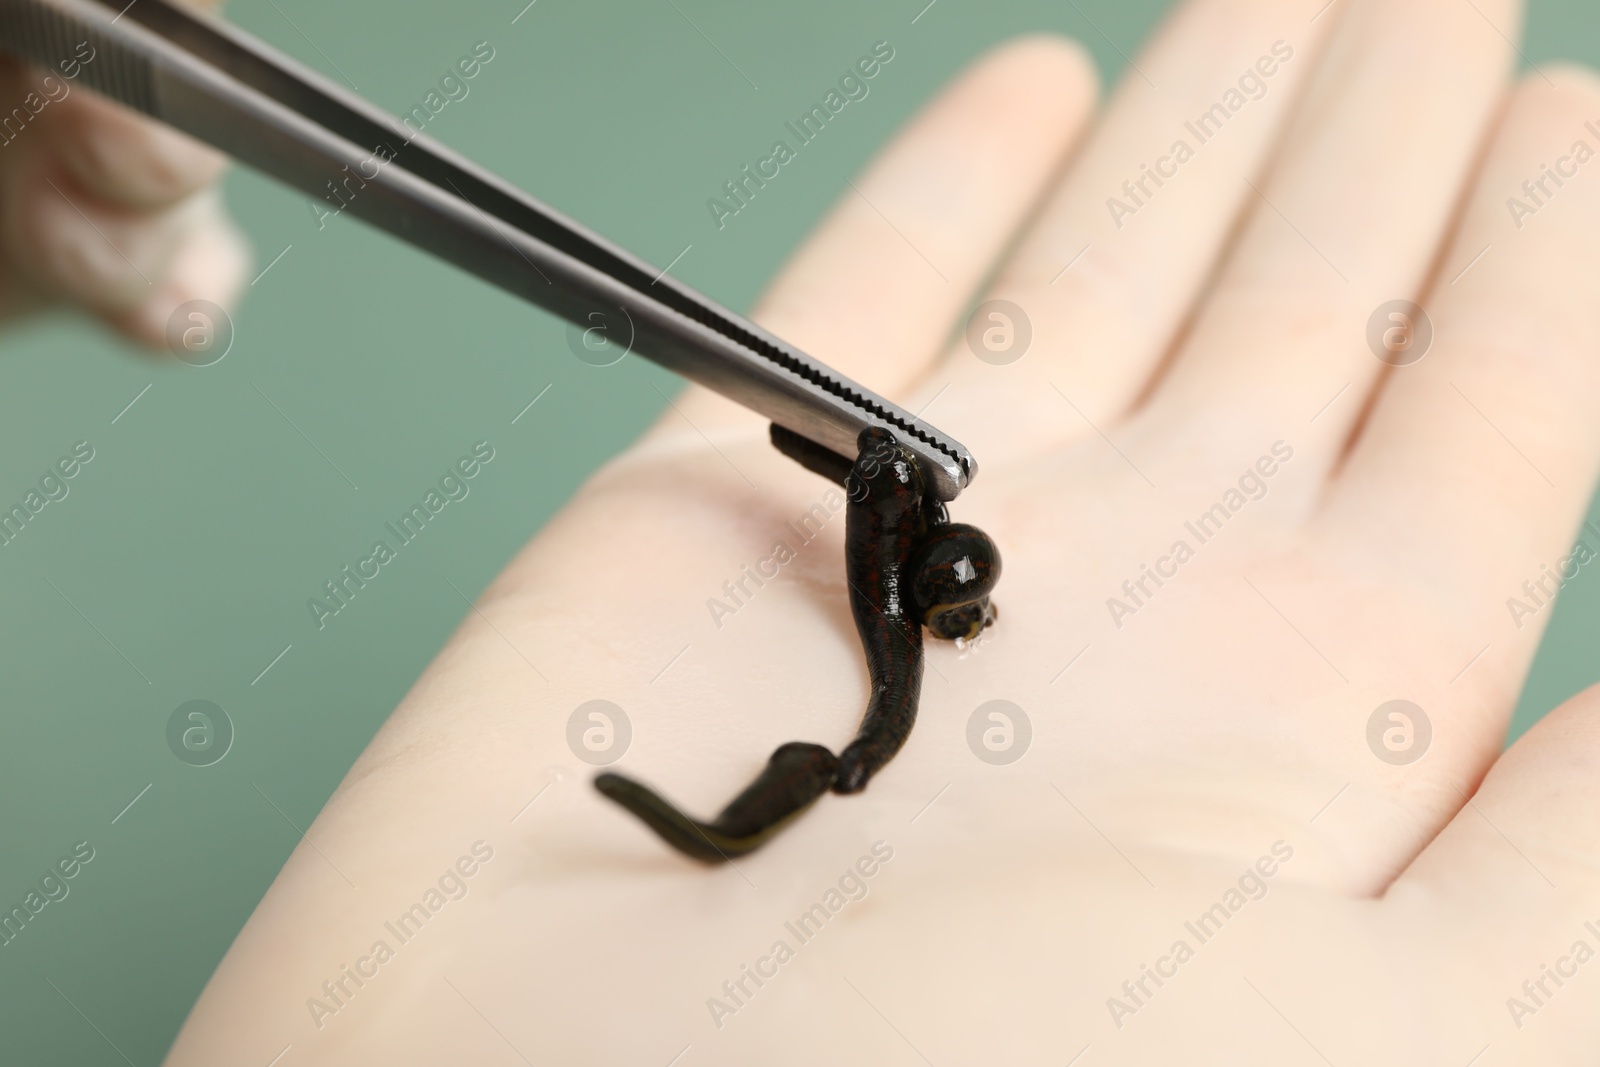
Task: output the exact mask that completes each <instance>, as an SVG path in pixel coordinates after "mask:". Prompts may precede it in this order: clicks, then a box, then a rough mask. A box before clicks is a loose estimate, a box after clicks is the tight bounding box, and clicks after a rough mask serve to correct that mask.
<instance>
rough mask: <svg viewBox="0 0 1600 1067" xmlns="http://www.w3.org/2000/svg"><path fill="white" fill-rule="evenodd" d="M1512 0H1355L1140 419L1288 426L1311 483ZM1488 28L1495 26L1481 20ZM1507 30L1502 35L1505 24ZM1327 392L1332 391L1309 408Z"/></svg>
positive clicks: (1441, 186)
mask: <svg viewBox="0 0 1600 1067" xmlns="http://www.w3.org/2000/svg"><path fill="white" fill-rule="evenodd" d="M1519 8H1520V4H1519V3H1518V2H1517V0H1478V2H1477V3H1476V4H1475V5H1471V4H1460V3H1456V2H1455V0H1356V2H1355V3H1353V4H1351V6H1350V9H1349V10H1348V11H1347V12H1346V14H1345V17H1344V21H1343V22H1342V23H1341V24H1340V26H1339V30H1338V33H1337V34H1336V35H1335V38H1334V40H1333V41H1332V42H1331V47H1330V50H1329V53H1328V58H1327V59H1326V61H1325V62H1324V63H1323V66H1322V68H1321V69H1320V70H1319V71H1318V73H1317V78H1316V81H1315V83H1314V84H1313V85H1312V87H1311V91H1310V94H1309V96H1308V98H1307V101H1306V106H1305V107H1304V108H1303V110H1302V111H1301V113H1300V117H1299V118H1298V119H1297V120H1296V122H1295V126H1294V129H1293V131H1292V133H1291V135H1290V136H1289V138H1288V139H1287V141H1286V143H1285V145H1284V147H1283V150H1282V151H1281V153H1280V154H1279V156H1278V158H1277V160H1276V161H1275V162H1274V164H1273V169H1272V173H1271V174H1270V175H1269V176H1268V177H1267V178H1266V179H1265V180H1264V181H1262V182H1261V183H1259V186H1258V187H1259V190H1260V191H1259V193H1257V192H1255V191H1254V190H1250V191H1249V192H1250V195H1251V198H1252V201H1253V203H1252V209H1251V216H1250V219H1249V221H1248V223H1247V224H1246V227H1245V229H1244V232H1243V234H1242V237H1241V241H1240V244H1239V247H1238V249H1237V251H1236V252H1235V254H1234V255H1233V256H1232V257H1231V258H1230V261H1229V263H1228V265H1227V267H1226V269H1225V270H1224V272H1223V274H1222V275H1221V277H1220V278H1219V279H1218V283H1217V286H1216V289H1215V291H1214V294H1213V296H1212V298H1211V300H1210V302H1209V304H1208V306H1207V309H1206V312H1205V313H1204V315H1203V316H1202V317H1201V318H1200V319H1199V321H1198V322H1197V323H1196V325H1195V329H1194V332H1193V333H1192V334H1191V336H1190V337H1189V338H1188V339H1187V341H1186V343H1185V345H1184V348H1183V351H1182V352H1181V353H1180V354H1179V355H1178V357H1177V359H1176V361H1175V362H1174V365H1173V368H1172V370H1171V372H1170V373H1169V374H1168V375H1167V377H1166V379H1165V380H1164V381H1163V383H1162V384H1161V387H1160V388H1159V389H1158V391H1157V392H1156V394H1155V395H1154V397H1152V400H1151V403H1150V404H1149V406H1148V408H1147V409H1145V411H1143V412H1141V419H1142V420H1145V421H1148V422H1149V423H1151V424H1153V425H1157V426H1161V427H1164V428H1166V429H1167V431H1168V432H1169V433H1170V434H1172V435H1173V436H1174V437H1176V438H1181V439H1192V438H1194V437H1205V438H1207V439H1212V440H1217V439H1225V440H1228V441H1230V442H1236V447H1235V448H1227V447H1222V448H1211V449H1207V450H1205V452H1204V453H1201V452H1198V451H1192V452H1190V453H1189V455H1190V456H1191V457H1193V458H1194V460H1195V461H1197V462H1199V463H1201V464H1209V465H1213V466H1214V465H1216V464H1220V465H1221V468H1222V469H1224V470H1229V469H1232V468H1233V467H1234V466H1236V465H1237V460H1238V458H1239V456H1238V455H1237V454H1236V453H1237V452H1238V451H1242V452H1245V453H1248V454H1249V455H1250V456H1254V455H1255V454H1257V453H1258V452H1259V451H1260V449H1261V447H1262V445H1263V443H1264V442H1265V443H1271V442H1272V441H1274V440H1277V439H1279V438H1285V439H1291V440H1292V443H1293V445H1294V447H1295V449H1296V464H1295V467H1294V476H1295V477H1297V478H1298V479H1300V480H1301V481H1302V483H1303V484H1304V485H1305V486H1306V487H1307V490H1308V492H1307V493H1302V494H1286V493H1282V492H1280V493H1278V494H1277V495H1275V496H1274V500H1276V501H1280V502H1286V503H1288V502H1299V503H1302V504H1303V502H1304V500H1305V499H1306V498H1307V496H1308V495H1309V492H1311V491H1314V489H1313V487H1316V486H1319V485H1320V482H1321V475H1322V474H1323V473H1324V472H1325V471H1326V469H1327V467H1328V466H1330V465H1331V464H1332V463H1333V462H1334V461H1335V460H1336V458H1337V456H1338V454H1339V452H1340V451H1341V450H1342V448H1343V445H1344V443H1345V441H1346V439H1347V437H1348V435H1349V430H1350V427H1351V425H1352V423H1353V422H1354V420H1355V419H1356V418H1357V417H1358V415H1359V413H1360V412H1361V411H1362V409H1363V407H1364V404H1363V398H1364V397H1365V395H1366V394H1367V392H1368V389H1369V388H1370V386H1371V384H1372V383H1373V382H1374V381H1375V380H1376V379H1377V378H1378V377H1379V372H1380V371H1382V370H1383V369H1384V366H1385V365H1384V364H1383V363H1382V362H1380V361H1379V360H1378V359H1377V358H1376V357H1375V356H1374V354H1373V352H1372V351H1371V350H1370V349H1369V348H1368V345H1367V344H1366V342H1365V335H1366V327H1367V322H1368V320H1369V318H1371V316H1372V314H1373V309H1374V308H1377V307H1378V306H1380V305H1382V304H1384V303H1385V302H1387V301H1391V300H1394V299H1396V298H1406V299H1415V298H1416V296H1417V293H1418V291H1419V289H1420V288H1421V287H1422V286H1423V284H1424V283H1425V280H1426V277H1427V275H1428V273H1429V270H1430V268H1431V266H1432V264H1433V262H1434V260H1435V259H1436V257H1437V256H1438V252H1439V246H1440V243H1441V240H1442V238H1443V235H1444V234H1445V233H1446V232H1447V231H1448V229H1449V226H1450V224H1451V221H1452V214H1453V212H1454V211H1455V209H1456V205H1457V204H1458V203H1459V201H1460V198H1461V195H1462V193H1463V190H1464V186H1465V185H1466V183H1467V181H1468V180H1469V179H1470V175H1471V173H1472V170H1473V164H1474V162H1475V160H1476V159H1477V157H1478V155H1479V154H1480V153H1481V151H1482V144H1483V141H1484V139H1485V137H1486V136H1487V134H1488V132H1489V129H1490V123H1491V120H1492V119H1493V117H1494V115H1495V113H1496V110H1497V107H1498V105H1499V104H1500V102H1501V101H1502V98H1503V94H1504V92H1505V83H1506V80H1507V76H1508V73H1509V69H1510V61H1511V59H1512V58H1513V55H1514V53H1513V50H1512V45H1511V43H1510V42H1509V41H1508V40H1507V39H1506V38H1505V37H1503V36H1501V34H1500V31H1499V30H1497V29H1496V28H1495V26H1496V25H1498V26H1512V27H1514V26H1516V25H1517V24H1518V22H1519V14H1520V12H1519ZM1491 22H1492V23H1493V24H1494V25H1491V24H1490V23H1491ZM1513 32H1514V31H1513ZM1336 393H1338V394H1339V397H1340V399H1339V402H1338V403H1337V404H1336V405H1334V406H1332V407H1329V408H1328V409H1327V410H1326V411H1323V412H1321V413H1320V417H1318V418H1317V419H1316V421H1315V422H1314V423H1313V422H1312V421H1311V420H1312V417H1313V416H1317V415H1319V409H1321V408H1323V406H1324V405H1325V404H1327V402H1328V401H1329V399H1330V398H1332V397H1333V396H1334V395H1335V394H1336Z"/></svg>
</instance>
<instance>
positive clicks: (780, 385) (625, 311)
mask: <svg viewBox="0 0 1600 1067" xmlns="http://www.w3.org/2000/svg"><path fill="white" fill-rule="evenodd" d="M121 2H122V0H115V2H113V0H107V2H100V0H0V51H3V52H7V53H10V54H11V55H14V56H16V57H18V58H21V59H25V60H28V61H31V62H33V63H37V64H39V65H41V66H45V67H49V68H52V69H53V68H55V67H56V65H57V64H58V63H62V62H63V61H71V60H73V59H74V54H75V50H76V49H78V48H79V47H80V46H81V45H82V43H83V42H88V44H89V46H90V47H91V48H93V49H94V52H93V59H92V60H90V61H87V62H82V61H81V58H82V57H81V56H78V57H76V58H78V59H79V60H80V62H79V72H80V76H81V78H82V79H83V81H84V82H85V83H87V84H88V85H89V86H91V87H92V88H94V89H97V90H99V91H100V92H102V93H104V94H105V95H107V96H109V97H111V98H112V99H114V100H117V101H119V102H121V103H123V104H126V105H128V106H129V107H131V108H134V109H135V110H138V111H141V112H143V113H144V114H146V115H149V116H151V117H152V118H155V119H158V120H160V121H161V122H164V123H166V124H168V125H170V126H173V127H175V128H176V129H179V130H182V131H183V132H185V133H187V134H189V135H190V136H192V137H195V138H197V139H198V140H201V141H204V142H205V143H207V144H209V145H211V146H213V147H215V148H217V149H220V150H221V151H223V152H226V153H227V154H228V155H231V156H233V157H234V158H236V159H238V160H240V161H242V162H244V163H246V164H248V165H249V166H251V167H253V168H255V169H256V170H259V171H262V172H263V173H266V174H269V175H271V176H272V177H274V178H277V179H279V180H280V181H282V182H284V183H286V184H287V185H289V186H291V187H293V188H295V189H298V190H300V191H302V192H304V193H307V194H309V195H311V196H313V197H318V198H327V197H328V196H329V194H330V192H331V193H332V194H333V195H335V196H337V197H338V200H337V202H338V203H340V204H341V205H342V209H343V210H345V211H349V212H350V213H351V214H353V215H356V216H357V217H359V218H361V219H364V220H365V221H367V222H368V223H371V224H373V225H375V226H377V227H379V228H380V229H383V230H386V231H388V232H389V233H390V234H392V235H393V236H395V237H399V238H400V239H401V240H403V241H406V242H408V243H409V244H412V245H415V246H417V247H418V248H421V249H424V250H426V251H428V252H431V253H433V254H434V255H436V256H438V257H440V258H442V259H445V260H447V261H449V262H451V263H453V264H455V265H456V266H457V267H460V268H463V269H464V270H467V271H469V272H471V273H473V274H476V275H477V276H478V277H480V278H482V279H483V280H485V281H487V282H491V283H493V284H495V285H497V286H499V287H500V288H502V289H504V290H506V291H507V292H510V293H512V294H513V295H515V296H519V297H522V298H523V299H525V300H528V301H531V302H532V303H534V304H536V305H538V306H539V307H541V308H543V309H545V310H546V311H549V312H552V313H554V314H556V315H558V316H560V317H561V318H563V319H566V320H567V321H568V322H571V323H575V324H577V325H578V326H580V327H588V326H590V325H592V324H593V323H594V322H596V321H602V322H611V323H617V324H619V326H618V332H626V333H631V338H628V339H627V343H628V348H627V349H625V351H628V350H631V351H634V352H637V353H638V354H639V355H641V356H644V357H646V358H647V359H650V360H652V361H654V362H655V363H657V364H659V365H661V366H662V367H665V368H667V369H668V370H671V371H673V372H674V373H676V374H680V375H682V376H683V377H685V378H688V379H690V380H692V381H695V382H698V383H700V384H701V385H704V386H707V387H709V388H711V389H714V390H716V391H717V392H719V393H722V394H723V395H725V396H728V397H730V398H732V399H733V400H735V401H737V402H739V403H740V404H742V405H744V406H745V407H747V408H750V409H751V410H753V411H756V412H758V413H760V414H761V415H763V416H765V417H766V418H768V419H770V420H772V422H773V423H774V425H775V426H776V427H781V428H782V429H783V430H787V431H789V432H790V433H792V434H795V435H798V436H799V437H800V438H803V439H804V440H805V441H808V442H811V443H814V444H815V445H818V446H821V447H822V448H823V449H826V450H828V451H829V452H831V453H834V454H836V455H838V456H843V457H847V458H848V459H853V458H854V457H855V455H856V441H857V437H858V435H859V434H860V432H861V431H862V430H863V429H865V428H867V427H872V426H877V427H882V428H884V429H887V430H889V431H890V432H891V433H893V434H894V435H895V437H896V438H897V439H898V440H899V441H900V442H901V443H903V444H904V445H905V446H906V447H907V448H908V449H910V450H911V452H912V453H913V454H914V455H915V456H916V458H917V461H918V463H919V464H920V465H921V467H922V468H923V474H924V477H925V479H926V483H927V485H928V486H929V487H930V489H931V490H932V492H933V494H934V495H935V496H937V497H938V498H939V499H940V500H947V501H948V500H954V499H955V498H956V496H957V495H958V494H959V493H960V492H961V490H962V489H964V488H966V486H967V484H968V483H969V482H971V480H972V478H973V477H974V476H975V475H976V473H977V466H976V464H975V463H974V461H973V458H972V456H971V454H970V453H969V452H968V451H967V450H966V449H965V448H964V447H962V445H961V444H960V443H959V442H957V441H955V440H953V439H952V438H950V437H948V436H946V435H945V434H943V433H941V432H940V431H939V430H937V429H935V428H934V427H932V426H930V425H928V424H927V423H925V422H923V421H922V420H921V419H919V418H917V417H916V416H915V415H913V414H911V413H909V412H907V411H905V410H903V409H901V408H900V407H897V406H896V405H894V404H891V403H890V402H889V401H887V400H885V399H884V398H883V397H880V396H878V395H876V394H874V393H872V392H869V391H868V390H866V389H864V388H862V387H861V386H860V385H857V384H856V383H855V382H853V381H851V380H850V379H849V378H846V377H844V376H843V375H841V374H839V373H838V372H837V371H835V370H833V369H832V368H830V367H829V366H828V365H827V364H825V363H822V362H821V361H819V360H817V359H814V358H812V357H811V356H808V355H806V354H805V353H804V352H802V351H800V350H799V349H798V348H796V347H794V346H793V345H791V344H789V343H788V342H786V341H784V340H783V339H781V338H779V337H776V336H774V335H773V334H771V333H769V332H767V331H766V330H763V329H761V327H759V326H756V325H754V324H753V323H751V322H749V321H747V320H746V319H744V318H742V317H741V316H739V315H736V314H734V313H733V312H731V311H728V310H727V309H725V308H723V307H721V306H720V305H718V304H716V303H715V302H713V301H711V300H709V299H707V298H706V297H704V296H702V295H701V294H699V293H697V292H695V291H694V290H693V289H691V288H689V287H688V286H687V285H684V284H683V283H681V282H679V281H677V280H676V279H674V278H673V277H671V276H670V275H668V274H667V273H666V272H665V271H659V272H658V271H656V270H654V269H652V268H651V267H650V265H649V264H647V263H646V262H645V261H644V260H642V259H640V258H638V257H637V256H634V255H632V254H630V253H629V252H627V251H625V250H624V249H622V248H620V247H618V246H617V245H614V244H612V243H611V242H609V241H607V240H605V239H604V238H602V237H600V236H599V235H597V234H595V233H593V232H591V231H590V230H588V229H586V228H585V227H583V226H581V225H579V224H578V223H576V222H574V221H573V220H571V219H569V218H567V217H565V216H564V215H562V214H560V213H559V212H556V211H554V210H552V209H551V208H549V207H547V206H546V205H545V204H543V203H541V202H539V201H538V200H536V199H534V198H533V197H532V196H529V195H528V194H527V193H524V192H522V191H521V190H519V189H517V188H516V187H515V186H513V185H511V184H510V183H509V182H507V181H505V180H504V179H502V178H499V177H496V176H495V175H494V174H491V173H490V172H488V171H487V170H485V169H483V168H482V167H479V166H477V165H476V164H474V163H472V162H471V161H469V160H467V159H465V158H463V157H462V156H460V155H457V154H456V153H454V152H452V151H450V150H449V149H448V148H445V147H444V146H443V145H441V144H439V143H437V142H436V141H434V140H432V139H430V138H428V137H425V136H423V135H422V134H420V133H419V132H417V131H414V130H412V129H410V128H408V127H406V126H405V125H404V124H402V123H401V122H400V121H399V120H398V119H396V118H394V117H393V116H391V115H389V114H387V113H385V112H384V111H382V110H381V109H380V108H378V107H376V106H374V105H372V104H370V103H368V102H367V101H366V100H363V99H362V98H361V97H359V96H357V95H355V94H353V93H350V92H347V91H345V90H344V89H343V88H341V87H340V86H338V85H336V84H334V83H333V82H331V81H330V80H328V79H327V78H324V77H323V76H321V75H319V74H317V73H316V72H315V71H312V70H309V69H307V68H305V67H304V66H302V65H300V64H298V63H296V62H295V61H294V60H292V59H290V58H289V57H287V56H285V55H283V54H282V53H280V52H278V51H276V50H275V49H273V48H270V47H268V46H267V45H266V44H263V43H262V42H261V41H259V40H257V39H256V38H254V37H252V36H250V35H249V34H247V33H244V32H242V31H240V30H238V29H236V28H234V27H232V26H230V25H228V24H227V23H224V22H222V21H220V20H217V19H214V18H211V17H208V16H206V15H204V14H200V13H197V12H193V11H189V10H186V9H184V8H181V7H178V6H175V5H174V4H171V3H168V2H165V0H132V2H131V3H127V5H126V6H120V4H121ZM63 69H65V68H63ZM595 316H600V318H599V319H596V318H595ZM617 343H619V344H622V343H623V341H622V339H621V338H620V337H619V338H618V339H617ZM778 432H779V431H777V430H775V431H774V440H777V436H778Z"/></svg>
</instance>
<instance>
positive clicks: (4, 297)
mask: <svg viewBox="0 0 1600 1067" xmlns="http://www.w3.org/2000/svg"><path fill="white" fill-rule="evenodd" d="M195 6H198V7H213V6H215V4H214V3H213V2H206V0H201V2H197V3H196V5H195ZM105 62H108V60H107V59H106V58H105V57H104V56H103V55H101V54H98V53H97V51H96V49H95V48H94V46H93V45H92V44H89V43H87V42H84V43H83V44H82V45H80V47H79V48H78V49H77V50H75V51H74V52H72V53H71V54H68V55H66V56H63V57H62V60H61V62H60V63H59V64H57V65H55V66H52V67H49V68H42V67H36V66H32V65H29V64H25V63H21V62H19V61H17V60H15V59H11V58H9V57H0V109H3V111H0V114H4V115H5V116H6V121H5V123H4V128H3V129H0V317H3V318H5V319H15V318H19V317H22V316H25V315H28V314H31V313H33V312H36V311H40V310H43V309H45V308H48V307H51V306H54V305H58V304H68V305H76V306H77V307H79V308H81V309H82V310H84V311H86V312H88V313H89V314H91V315H93V316H95V317H97V318H99V319H100V320H101V321H103V322H104V323H106V324H107V325H108V326H110V327H111V328H112V329H113V330H116V331H117V332H118V333H120V334H122V335H124V336H126V337H128V338H129V339H131V340H133V341H136V342H138V343H140V344H143V345H148V346H152V347H156V346H160V345H163V344H165V343H166V330H167V320H168V318H169V317H170V316H171V314H172V312H173V310H174V309H175V308H176V307H177V306H178V305H179V304H182V303H185V302H187V301H190V300H209V301H211V302H213V303H216V304H219V305H222V306H227V305H230V304H231V303H232V302H233V301H234V299H235V298H236V297H237V295H238V293H239V290H240V288H241V287H242V286H243V284H244V280H245V277H246V272H247V270H248V269H249V265H250V250H249V245H248V244H247V242H246V240H245V238H244V236H243V234H242V233H241V232H240V231H239V229H238V227H237V226H235V225H234V224H233V222H232V221H231V220H230V219H229V218H228V216H227V213H226V211H225V209H224V208H223V205H222V201H221V197H220V196H219V194H218V192H217V189H216V182H217V179H218V178H219V177H220V176H221V174H222V171H223V168H224V167H225V166H226V163H227V159H226V157H225V156H223V155H222V154H221V153H219V152H216V151H214V150H212V149H211V148H209V147H206V146H205V145H202V144H200V143H199V142H198V141H195V140H193V139H192V138H190V137H188V136H187V135H185V134H181V133H179V132H177V131H176V130H173V129H171V128H169V127H167V126H163V125H161V124H160V123H157V122H154V121H153V120H151V119H148V118H145V117H144V116H142V115H140V114H138V113H137V112H134V111H132V110H131V109H129V108H126V107H124V106H122V105H121V104H118V103H116V102H114V101H112V100H110V99H108V98H106V97H104V96H100V95H98V94H96V93H95V92H94V90H92V89H90V88H89V87H88V85H87V79H86V78H85V77H84V72H85V70H87V69H89V68H92V67H93V66H94V64H95V63H102V64H103V63H105Z"/></svg>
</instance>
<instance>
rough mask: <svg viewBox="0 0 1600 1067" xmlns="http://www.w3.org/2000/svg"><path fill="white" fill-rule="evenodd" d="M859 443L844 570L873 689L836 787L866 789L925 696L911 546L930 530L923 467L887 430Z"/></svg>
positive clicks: (849, 490) (849, 482)
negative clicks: (912, 594) (925, 500)
mask: <svg viewBox="0 0 1600 1067" xmlns="http://www.w3.org/2000/svg"><path fill="white" fill-rule="evenodd" d="M859 444H860V448H861V455H860V458H858V459H857V460H856V462H855V465H854V466H853V467H852V468H851V470H850V476H849V478H848V479H846V481H845V492H846V495H847V497H848V498H849V501H850V502H849V504H847V505H846V509H845V518H844V573H845V578H846V580H847V582H848V585H849V594H850V614H851V615H852V616H854V618H855V622H856V633H857V634H859V635H860V636H861V647H862V649H863V650H864V651H865V652H866V654H867V674H868V675H869V676H870V677H871V679H872V695H871V696H870V697H868V699H867V710H866V714H864V715H863V716H862V717H861V728H860V730H859V731H857V733H856V737H855V740H853V741H851V742H850V744H849V745H847V746H846V747H845V750H844V751H843V752H841V753H840V754H839V771H838V777H837V778H835V779H834V783H833V791H834V792H835V793H859V792H861V790H863V789H865V788H866V787H867V781H868V779H870V778H871V777H872V776H873V775H874V774H876V773H877V772H878V769H879V768H881V767H882V766H883V765H884V764H885V763H888V762H889V761H890V760H891V759H893V758H894V755H895V753H896V752H899V751H900V746H902V745H904V744H905V743H906V738H907V737H909V736H910V735H911V727H912V725H913V724H914V723H915V722H916V721H917V701H918V699H919V698H920V697H921V696H922V622H921V620H920V619H919V618H918V613H917V608H916V605H915V604H914V603H913V602H912V598H911V574H910V567H911V556H912V553H914V552H915V551H916V550H917V548H918V546H920V545H921V544H922V542H923V541H924V540H926V538H927V532H928V517H927V514H926V512H924V511H923V507H922V497H923V492H922V471H921V470H920V469H918V467H917V463H916V460H915V459H914V458H913V457H912V456H911V454H910V453H909V452H906V451H905V450H904V449H902V448H901V447H900V446H899V445H898V444H897V443H896V442H895V439H894V437H893V436H892V435H890V433H889V432H888V431H887V430H881V429H876V428H872V429H868V430H864V431H862V434H861V440H860V442H859Z"/></svg>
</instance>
